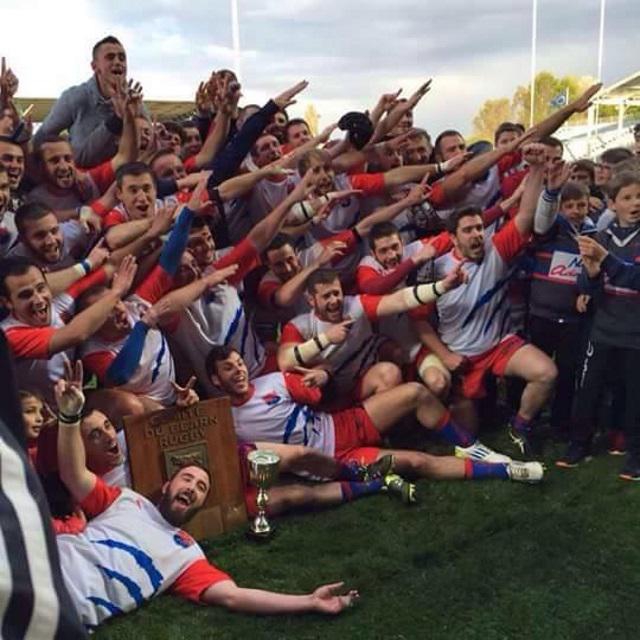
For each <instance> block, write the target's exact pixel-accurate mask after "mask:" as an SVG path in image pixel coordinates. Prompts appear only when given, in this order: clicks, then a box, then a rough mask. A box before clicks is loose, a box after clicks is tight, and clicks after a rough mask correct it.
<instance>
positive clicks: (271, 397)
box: [262, 391, 281, 407]
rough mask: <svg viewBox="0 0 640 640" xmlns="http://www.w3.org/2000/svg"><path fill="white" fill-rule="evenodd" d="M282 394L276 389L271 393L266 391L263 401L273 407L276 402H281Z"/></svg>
mask: <svg viewBox="0 0 640 640" xmlns="http://www.w3.org/2000/svg"><path fill="white" fill-rule="evenodd" d="M280 400H281V398H280V396H279V395H278V394H277V393H275V392H274V391H270V392H269V393H265V394H264V395H263V396H262V401H263V402H264V403H265V404H266V405H267V406H269V407H272V406H273V405H274V404H278V402H280Z"/></svg>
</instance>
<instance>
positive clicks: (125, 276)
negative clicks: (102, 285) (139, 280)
mask: <svg viewBox="0 0 640 640" xmlns="http://www.w3.org/2000/svg"><path fill="white" fill-rule="evenodd" d="M137 270H138V264H137V263H136V259H135V258H134V257H133V256H132V255H128V256H125V257H124V258H123V259H122V262H121V263H120V266H119V267H118V270H117V271H116V273H115V275H114V276H113V282H112V283H111V290H112V291H113V292H115V293H117V294H118V296H120V298H124V297H125V296H126V295H127V293H128V292H129V289H131V285H132V284H133V279H134V278H135V275H136V271H137Z"/></svg>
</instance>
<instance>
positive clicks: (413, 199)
mask: <svg viewBox="0 0 640 640" xmlns="http://www.w3.org/2000/svg"><path fill="white" fill-rule="evenodd" d="M429 175H430V174H429V173H427V174H426V175H425V176H424V178H422V180H420V183H419V184H416V185H414V186H413V187H411V189H409V193H407V195H406V196H405V197H404V201H405V204H406V205H407V206H408V207H414V206H416V205H418V204H422V203H423V202H424V201H425V200H426V199H427V198H428V197H429V194H430V193H431V187H430V186H429V185H428V184H427V180H428V179H429Z"/></svg>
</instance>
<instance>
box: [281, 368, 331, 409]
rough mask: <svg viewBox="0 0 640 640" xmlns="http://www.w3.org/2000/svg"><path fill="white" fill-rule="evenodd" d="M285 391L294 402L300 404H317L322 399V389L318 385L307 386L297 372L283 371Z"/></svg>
mask: <svg viewBox="0 0 640 640" xmlns="http://www.w3.org/2000/svg"><path fill="white" fill-rule="evenodd" d="M283 375H284V382H285V384H286V385H287V391H288V392H289V394H290V395H291V398H292V399H293V400H294V401H295V402H300V403H301V404H318V403H319V402H320V400H322V391H320V389H319V388H318V387H307V386H306V385H305V383H304V382H302V376H301V375H300V374H299V373H289V372H287V373H284V374H283Z"/></svg>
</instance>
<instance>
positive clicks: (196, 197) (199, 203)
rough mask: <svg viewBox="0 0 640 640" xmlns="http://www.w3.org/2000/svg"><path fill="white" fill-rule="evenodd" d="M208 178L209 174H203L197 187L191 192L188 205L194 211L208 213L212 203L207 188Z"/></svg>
mask: <svg viewBox="0 0 640 640" xmlns="http://www.w3.org/2000/svg"><path fill="white" fill-rule="evenodd" d="M208 180H209V177H208V176H207V175H204V174H203V175H201V176H200V179H199V180H198V184H196V188H195V189H194V190H193V191H192V192H191V197H190V198H189V202H188V203H187V207H189V209H191V211H193V212H194V213H206V209H207V208H208V207H210V205H211V201H210V199H209V192H208V190H207V181H208Z"/></svg>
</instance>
